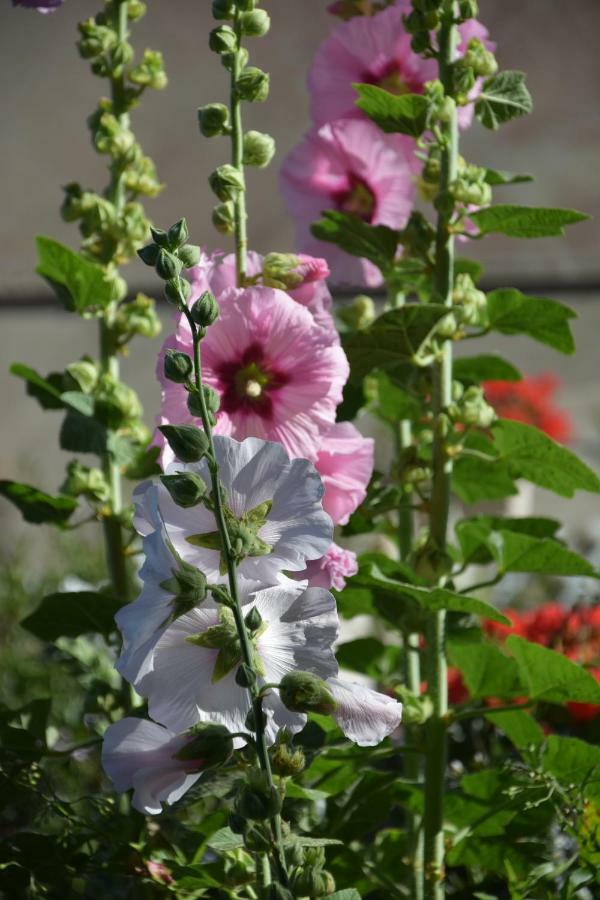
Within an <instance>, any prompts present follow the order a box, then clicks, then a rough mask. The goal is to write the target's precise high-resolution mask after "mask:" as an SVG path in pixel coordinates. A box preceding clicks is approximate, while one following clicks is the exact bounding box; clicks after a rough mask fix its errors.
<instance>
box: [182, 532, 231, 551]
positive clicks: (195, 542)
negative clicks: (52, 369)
mask: <svg viewBox="0 0 600 900" xmlns="http://www.w3.org/2000/svg"><path fill="white" fill-rule="evenodd" d="M186 541H187V542H188V544H191V545H192V546H193V547H202V549H203V550H218V551H219V552H221V550H222V547H223V544H222V542H221V535H220V534H219V532H218V531H206V532H204V533H203V534H190V535H188V536H187V537H186Z"/></svg>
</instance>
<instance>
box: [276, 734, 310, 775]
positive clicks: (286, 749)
mask: <svg viewBox="0 0 600 900" xmlns="http://www.w3.org/2000/svg"><path fill="white" fill-rule="evenodd" d="M271 765H272V767H273V771H274V772H275V774H276V775H280V776H281V777H282V778H289V777H291V776H293V775H299V774H300V772H303V771H304V768H305V766H306V758H305V756H304V753H303V752H302V750H301V749H300V748H298V749H294V748H293V747H292V746H291V745H290V744H288V743H287V742H286V741H278V742H277V743H276V744H275V746H274V747H273V748H272V749H271Z"/></svg>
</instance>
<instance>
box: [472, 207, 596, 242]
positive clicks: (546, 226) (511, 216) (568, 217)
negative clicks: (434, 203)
mask: <svg viewBox="0 0 600 900" xmlns="http://www.w3.org/2000/svg"><path fill="white" fill-rule="evenodd" d="M469 218H470V219H471V221H472V222H473V223H474V224H475V225H476V226H477V228H479V233H480V235H484V234H494V233H495V234H506V235H508V236H509V237H517V238H542V237H557V236H560V235H562V234H564V228H565V226H566V225H573V224H575V223H576V222H583V221H585V220H586V219H588V218H589V216H587V215H586V214H585V213H580V212H577V210H574V209H549V208H546V207H543V206H515V205H514V204H508V203H499V204H498V205H496V206H486V207H484V208H483V209H479V210H476V211H475V212H472V213H469Z"/></svg>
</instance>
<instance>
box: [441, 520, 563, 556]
mask: <svg viewBox="0 0 600 900" xmlns="http://www.w3.org/2000/svg"><path fill="white" fill-rule="evenodd" d="M560 527H561V526H560V522H558V521H557V520H556V519H546V518H541V517H535V516H529V517H527V516H526V517H523V518H520V519H512V518H502V517H500V516H474V517H473V518H469V519H462V520H461V521H460V522H458V523H457V525H456V536H457V538H458V542H459V544H460V550H461V557H462V561H463V563H470V564H473V563H478V564H479V565H484V564H486V563H489V562H491V561H492V560H493V554H492V551H491V548H490V546H489V543H488V542H489V538H490V535H491V534H492V532H494V531H511V532H515V533H516V534H518V535H519V534H522V535H530V536H531V537H534V538H553V537H554V535H555V534H556V532H557V531H558V529H559V528H560Z"/></svg>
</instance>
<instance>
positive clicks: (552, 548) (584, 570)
mask: <svg viewBox="0 0 600 900" xmlns="http://www.w3.org/2000/svg"><path fill="white" fill-rule="evenodd" d="M486 543H487V546H488V547H489V549H490V551H491V553H492V555H493V557H494V559H495V562H496V565H497V566H498V570H499V571H500V572H540V573H544V574H545V575H585V576H592V577H594V578H598V577H600V576H599V575H598V573H597V572H596V570H595V569H594V567H593V566H592V565H591V563H589V562H588V561H587V560H586V559H584V558H583V557H582V556H579V554H577V553H574V552H573V551H572V550H569V549H568V548H567V547H565V546H564V545H563V544H561V543H560V542H559V541H554V540H552V539H551V538H536V537H531V536H530V535H527V534H516V533H514V532H511V531H504V530H500V531H492V532H491V533H490V535H489V537H488V538H487V541H486Z"/></svg>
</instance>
